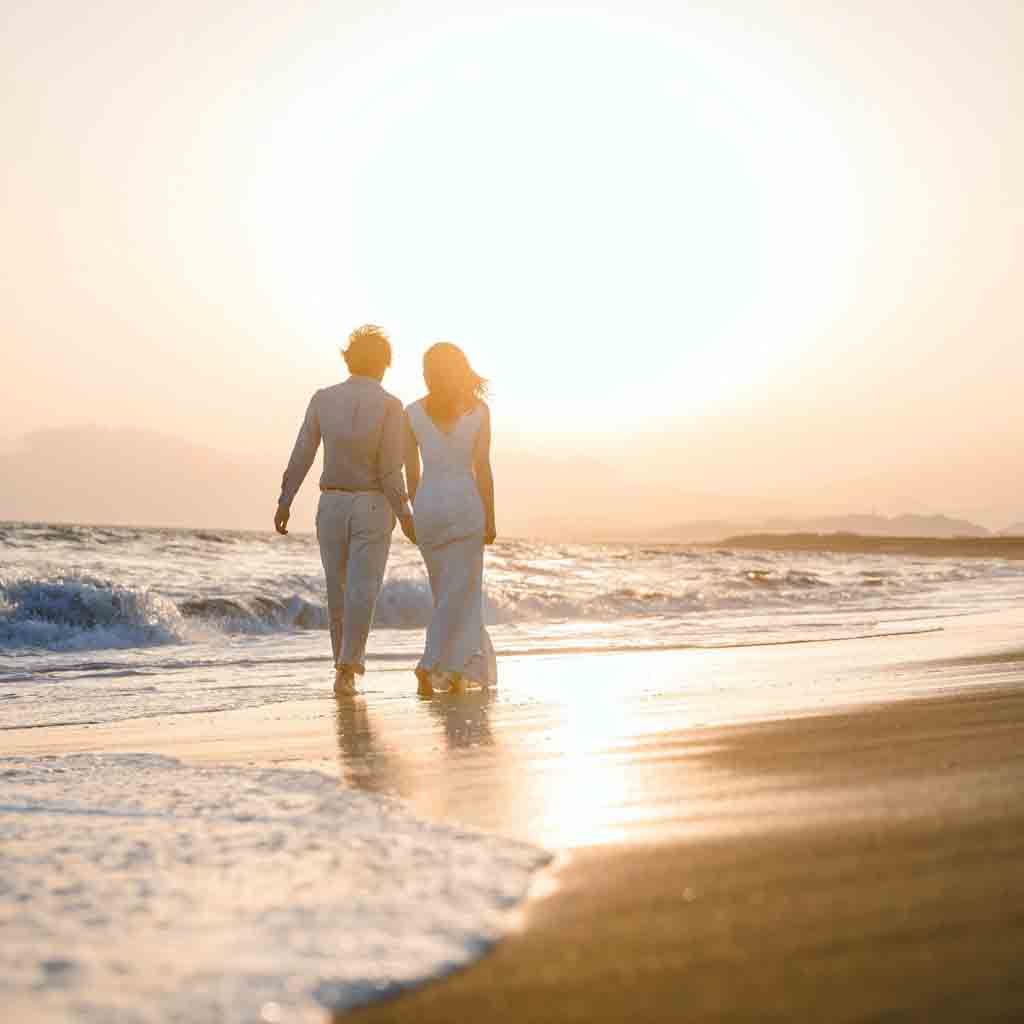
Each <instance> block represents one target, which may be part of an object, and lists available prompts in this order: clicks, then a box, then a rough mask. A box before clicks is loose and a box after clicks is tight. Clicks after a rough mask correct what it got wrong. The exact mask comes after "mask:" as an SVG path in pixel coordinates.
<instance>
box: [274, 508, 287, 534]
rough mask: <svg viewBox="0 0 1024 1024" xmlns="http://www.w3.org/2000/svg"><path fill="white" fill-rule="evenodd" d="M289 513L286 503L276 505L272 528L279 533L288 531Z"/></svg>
mask: <svg viewBox="0 0 1024 1024" xmlns="http://www.w3.org/2000/svg"><path fill="white" fill-rule="evenodd" d="M290 515H291V510H290V509H289V508H288V506H287V505H278V506H277V511H276V512H275V513H274V529H275V530H277V532H278V533H280V534H285V533H287V532H288V517H289V516H290Z"/></svg>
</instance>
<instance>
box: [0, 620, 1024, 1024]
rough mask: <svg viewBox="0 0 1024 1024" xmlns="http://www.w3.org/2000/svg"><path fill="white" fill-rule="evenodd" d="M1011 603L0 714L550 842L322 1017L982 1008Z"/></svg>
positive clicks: (1013, 925)
mask: <svg viewBox="0 0 1024 1024" xmlns="http://www.w3.org/2000/svg"><path fill="white" fill-rule="evenodd" d="M1022 625H1024V615H1022V614H1021V613H1018V612H1012V613H1006V614H1000V615H987V616H976V617H972V618H969V619H965V620H958V621H953V622H947V623H946V625H945V626H944V628H943V629H941V630H940V631H938V632H929V633H915V634H910V635H900V636H879V637H869V638H863V639H856V640H842V641H833V642H817V643H809V644H800V645H794V646H782V647H762V648H739V649H722V650H704V651H700V650H690V651H680V652H662V653H632V654H603V655H560V656H552V657H541V658H510V659H508V660H507V661H506V662H505V663H504V665H503V669H502V673H503V683H502V688H501V690H500V691H499V696H497V697H496V698H493V699H490V700H489V699H485V698H482V697H480V696H470V697H468V698H464V699H455V700H451V699H446V698H444V697H442V698H437V699H435V700H433V701H425V702H421V701H418V700H416V699H415V698H414V697H412V695H411V693H410V692H408V691H409V689H411V687H410V682H409V678H407V677H406V673H405V672H403V671H396V670H394V669H385V670H374V671H372V672H370V673H368V674H367V676H366V678H365V680H364V691H365V693H364V696H362V697H360V698H357V699H356V700H354V701H346V702H340V703H336V702H335V701H334V700H333V699H332V698H329V697H327V696H325V695H318V694H316V693H315V691H311V697H310V699H308V700H301V701H293V702H290V703H286V704H275V705H266V706H264V707H261V708H257V709H250V710H245V711H224V712H207V713H201V714H182V715H168V716H162V717H159V718H149V719H141V718H140V719H134V720H129V721H124V722H118V723H112V724H108V725H92V726H89V725H76V726H61V727H52V726H51V727H41V728H33V729H19V730H11V731H6V732H5V733H4V734H3V736H4V741H5V748H6V752H7V753H9V754H32V755H40V754H57V755H59V754H62V753H70V752H79V751H90V750H91V751H104V752H118V751H120V752H138V751H146V752H150V753H160V754H164V755H168V756H172V757H176V758H179V759H180V760H182V761H183V762H185V763H187V764H196V765H203V766H207V767H211V768H212V767H216V766H218V765H223V766H228V765H238V766H259V767H283V768H308V769H315V770H318V771H320V772H323V773H326V774H329V775H334V776H335V777H337V778H339V779H340V780H341V781H342V782H343V784H344V785H345V786H346V787H350V788H353V789H361V790H365V791H368V792H375V793H385V794H388V795H397V796H400V797H402V798H403V799H404V800H405V801H406V802H407V803H408V804H409V805H411V807H412V809H413V810H414V812H415V813H417V814H418V815H421V816H422V817H424V818H426V819H429V820H434V821H439V822H451V823H458V824H464V825H467V826H471V827H475V828H479V829H483V830H485V831H487V832H493V833H498V834H500V835H506V836H509V837H512V838H517V839H524V840H527V841H529V842H531V843H534V844H537V845H541V846H544V847H546V848H547V849H548V850H550V851H552V852H553V853H555V854H562V855H563V856H562V857H561V858H560V861H561V863H562V865H563V866H562V867H560V868H559V870H558V873H557V885H556V886H555V887H554V891H553V892H552V893H551V894H549V895H545V896H544V897H543V898H540V899H537V900H535V901H532V902H531V903H530V904H529V905H528V906H526V907H524V908H523V915H522V916H523V917H524V920H525V927H523V928H522V929H521V930H518V931H516V932H515V933H514V934H511V935H509V936H508V937H506V938H505V939H504V940H502V941H501V942H499V943H498V945H497V946H496V947H495V948H494V949H493V950H492V951H491V952H490V953H489V954H488V955H486V956H484V957H483V958H482V959H481V960H480V961H478V962H477V963H475V964H474V965H472V966H470V967H469V968H467V969H465V970H462V971H459V972H458V973H456V974H454V975H451V976H449V977H448V978H447V979H446V980H442V981H440V982H435V983H430V984H428V985H426V986H425V987H423V988H420V989H416V990H414V991H412V992H410V993H408V994H405V995H401V996H398V997H396V998H394V999H393V1000H390V1001H387V1002H382V1003H378V1004H375V1005H372V1006H370V1007H367V1008H365V1009H362V1010H357V1011H352V1013H351V1014H350V1015H344V1016H338V1017H336V1018H335V1020H336V1021H337V1022H340V1021H342V1020H346V1019H349V1017H350V1016H351V1017H352V1019H360V1018H365V1019H366V1020H367V1021H371V1020H378V1021H386V1020H394V1021H404V1020H407V1019H408V1020H413V1019H415V1020H423V1021H431V1020H437V1021H441V1020H449V1021H450V1020H453V1019H472V1017H473V1016H479V1015H480V1014H483V1013H486V1014H488V1015H489V1016H491V1017H494V1018H495V1019H496V1024H497V1022H498V1021H500V1020H502V1019H507V1020H513V1019H514V1020H517V1021H519V1020H528V1021H529V1020H536V1021H551V1020H567V1021H574V1020H580V1021H582V1020H588V1021H601V1020H609V1021H611V1020H622V1019H627V1018H629V1019H636V1020H651V1021H662V1020H665V1021H669V1020H673V1021H674V1020H680V1019H683V1020H698V1021H702V1020H762V1019H779V1020H794V1021H797V1020H808V1019H828V1020H861V1019H865V1018H869V1017H871V1018H873V1017H879V1016H883V1015H886V1014H888V1015H891V1016H892V1018H893V1019H925V1018H927V1019H929V1020H950V1021H953V1020H963V1019H971V1020H984V1019H1006V1018H1007V1016H1009V1015H1012V1014H1013V1013H1020V1012H1024V991H1022V988H1021V983H1020V982H1019V981H1018V980H1017V979H1016V977H1015V975H1016V973H1018V972H1017V965H1018V964H1019V962H1020V958H1021V956H1022V955H1024V918H1021V916H1020V915H1019V913H1018V911H1017V909H1016V908H1017V906H1019V896H1020V894H1021V893H1024V874H1022V868H1021V867H1020V866H1019V865H1024V856H1022V854H1024V848H1022V843H1024V839H1022V837H1024V811H1022V810H1021V809H1024V643H1022V641H1021V637H1022V636H1024V631H1022ZM309 671H311V672H312V671H314V670H313V669H310V670H309ZM317 671H318V670H317ZM320 674H322V673H320ZM311 678H313V676H311ZM317 678H319V677H317ZM503 1015H504V1016H503Z"/></svg>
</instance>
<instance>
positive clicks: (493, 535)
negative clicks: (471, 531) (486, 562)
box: [484, 523, 498, 546]
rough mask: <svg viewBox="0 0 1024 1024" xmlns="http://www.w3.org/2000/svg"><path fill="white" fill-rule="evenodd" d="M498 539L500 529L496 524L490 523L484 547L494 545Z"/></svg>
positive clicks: (485, 534) (486, 531) (485, 532)
mask: <svg viewBox="0 0 1024 1024" xmlns="http://www.w3.org/2000/svg"><path fill="white" fill-rule="evenodd" d="M497 539H498V529H497V527H496V526H495V525H494V523H490V524H489V525H488V526H487V528H486V529H485V530H484V545H485V546H486V545H490V544H493V543H494V542H495V541H496V540H497Z"/></svg>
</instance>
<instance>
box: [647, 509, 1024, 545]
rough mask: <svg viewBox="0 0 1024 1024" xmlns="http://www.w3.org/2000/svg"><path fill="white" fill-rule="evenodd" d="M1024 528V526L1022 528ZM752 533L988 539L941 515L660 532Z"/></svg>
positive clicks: (685, 536)
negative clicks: (851, 534) (852, 534)
mask: <svg viewBox="0 0 1024 1024" xmlns="http://www.w3.org/2000/svg"><path fill="white" fill-rule="evenodd" d="M1022 528H1024V524H1022ZM749 533H758V534H765V533H822V534H828V533H855V534H859V535H861V536H863V537H945V538H950V537H988V536H991V534H990V532H989V531H988V530H986V529H985V527H984V526H979V525H978V524H977V523H972V522H969V521H968V520H966V519H954V518H951V517H950V516H942V515H903V516H891V517H890V516H878V515H844V516H820V517H816V518H810V519H762V520H757V521H751V520H731V521H713V522H709V521H696V522H691V523H680V524H679V525H677V526H674V527H671V528H670V529H667V530H663V531H660V532H659V537H660V538H661V539H664V540H675V541H679V542H682V543H713V542H714V541H716V540H724V539H725V538H726V537H730V536H736V535H737V534H749Z"/></svg>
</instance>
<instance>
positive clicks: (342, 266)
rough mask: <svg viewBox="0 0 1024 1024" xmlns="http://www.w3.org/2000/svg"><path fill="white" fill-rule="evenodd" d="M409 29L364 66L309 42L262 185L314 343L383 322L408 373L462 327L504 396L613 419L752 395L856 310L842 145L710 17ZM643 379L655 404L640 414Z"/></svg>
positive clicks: (260, 228)
mask: <svg viewBox="0 0 1024 1024" xmlns="http://www.w3.org/2000/svg"><path fill="white" fill-rule="evenodd" d="M405 28H406V31H405V32H404V33H398V32H395V31H393V29H394V26H392V25H390V24H389V22H388V19H381V20H380V21H379V22H373V23H371V24H368V25H367V26H366V27H364V29H363V30H362V31H363V33H364V34H363V35H362V36H361V37H360V38H358V39H356V40H354V41H352V40H350V44H351V50H352V51H353V52H358V53H359V54H360V56H359V59H357V60H352V61H349V62H344V63H339V62H338V61H337V57H336V48H334V47H333V46H329V45H326V44H325V46H324V48H323V50H322V52H321V53H319V54H311V55H308V59H306V60H305V61H304V62H303V64H302V69H301V71H299V70H296V71H295V72H294V73H293V75H292V77H291V78H290V79H289V80H288V83H287V84H288V88H287V89H281V88H278V90H277V91H278V93H279V94H280V95H282V96H284V95H285V94H287V100H286V101H282V102H281V104H280V106H278V107H277V109H276V112H274V113H273V114H272V115H271V116H272V122H271V124H270V129H269V130H270V134H271V136H272V138H273V146H272V149H271V151H269V152H268V153H267V154H266V159H265V160H264V161H263V162H262V163H261V164H260V166H258V167H255V168H253V170H252V173H251V176H250V179H249V180H250V183H251V184H250V188H249V190H248V192H247V195H246V207H247V210H248V211H249V212H248V216H249V218H250V221H251V225H252V230H253V232H254V233H255V236H256V242H257V244H258V245H259V247H260V248H261V249H262V250H263V251H264V252H266V253H268V254H270V255H269V256H268V260H269V263H268V265H267V267H266V273H267V275H268V283H269V281H270V280H272V282H273V287H274V288H276V289H277V290H278V292H279V294H281V295H282V296H284V297H285V298H284V300H283V301H284V302H285V304H286V305H287V307H288V308H287V309H286V310H285V314H286V316H287V317H288V318H289V319H290V320H291V321H292V322H294V323H296V324H299V325H302V327H301V328H300V329H299V331H298V332H297V333H299V334H302V335H304V336H305V337H306V338H307V339H308V344H310V345H315V346H320V345H326V344H330V343H331V341H333V340H334V339H336V338H337V336H338V333H339V331H340V330H343V329H344V328H345V326H346V325H349V324H351V323H353V322H355V321H359V320H362V319H373V320H375V321H377V322H381V323H384V324H386V325H387V326H388V327H389V328H390V329H391V330H392V332H393V335H394V337H395V340H396V342H397V345H398V349H399V358H398V360H397V363H396V368H395V372H394V373H393V374H392V377H391V378H390V379H391V382H392V385H393V387H395V388H396V389H397V390H398V391H399V392H401V393H407V392H414V391H415V390H416V389H417V388H418V387H419V372H418V355H419V353H420V352H421V351H422V348H423V347H424V346H425V345H426V344H428V343H429V342H431V341H433V340H436V339H438V338H442V337H443V338H450V339H452V340H455V341H457V342H459V343H460V344H462V345H463V346H464V347H465V348H466V349H467V351H468V352H469V354H470V355H471V357H472V358H473V360H474V361H475V362H476V363H477V364H478V366H479V368H480V370H481V371H482V372H484V373H485V374H487V375H488V376H491V377H492V378H493V379H494V380H495V381H496V383H497V385H498V391H499V394H500V395H501V396H502V398H503V399H506V401H504V402H503V403H502V407H503V408H506V409H508V410H509V411H515V412H517V413H526V414H529V413H531V412H536V413H537V414H542V415H543V416H544V417H545V418H546V421H547V422H548V423H549V424H550V423H551V421H552V420H553V419H554V420H556V421H557V423H558V427H559V429H560V430H562V431H563V432H565V431H568V432H571V431H572V429H573V428H574V427H575V428H578V429H580V430H589V431H593V430H594V429H595V428H597V427H599V426H600V425H606V426H614V425H615V423H614V422H613V421H615V420H616V419H622V418H624V419H626V420H633V421H635V420H638V419H646V420H649V419H650V418H651V417H652V416H655V417H656V416H657V415H659V414H663V415H671V414H675V413H677V412H678V410H679V409H680V408H681V407H686V408H690V409H700V408H703V407H707V406H709V405H714V404H716V403H718V402H721V401H722V400H723V398H725V397H726V396H736V395H737V394H740V393H742V392H744V391H746V390H748V389H749V388H750V387H752V386H753V381H754V380H755V379H758V378H760V379H761V380H762V381H763V379H764V374H765V372H766V371H767V370H768V368H769V367H771V368H772V372H776V373H777V372H784V371H785V369H786V367H787V366H788V364H789V363H790V362H791V361H792V360H794V359H796V358H798V357H799V355H800V353H801V352H802V351H804V349H805V348H806V347H807V346H809V345H811V344H813V343H814V342H815V341H816V340H817V338H818V336H819V335H820V333H821V331H823V330H824V329H825V325H826V323H827V321H828V319H829V317H830V316H831V317H834V316H835V315H836V309H837V308H838V307H839V306H841V304H842V302H843V301H845V296H846V290H847V289H848V288H849V287H851V286H852V284H851V282H852V271H851V269H850V263H849V261H850V258H851V252H852V249H853V248H854V246H853V241H854V239H853V236H854V228H853V224H854V211H853V205H854V200H853V190H852V186H851V182H850V174H849V170H848V165H847V162H846V160H845V158H844V154H843V151H842V148H841V146H840V145H839V143H838V142H837V140H836V138H835V137H834V136H833V134H832V132H831V131H830V129H829V126H828V124H827V123H826V121H825V119H824V118H823V117H822V116H820V115H819V114H818V113H817V112H816V110H815V108H814V105H813V103H811V102H809V101H808V100H807V98H806V97H805V96H804V95H802V94H801V93H800V91H799V90H798V89H797V88H795V87H794V86H793V84H792V82H787V80H786V79H785V78H783V77H780V76H779V74H778V73H777V69H776V70H775V71H773V70H772V69H770V68H766V67H763V66H759V65H757V64H755V63H754V62H753V61H752V60H751V59H750V56H749V54H746V53H744V52H741V51H739V50H737V49H736V48H735V47H736V38H735V36H732V37H730V36H727V35H725V34H724V33H722V32H721V31H720V29H721V26H716V23H715V22H714V21H713V20H710V19H708V20H706V21H704V22H700V21H696V22H694V23H692V24H690V25H689V31H686V32H683V31H682V30H679V29H673V28H672V27H671V26H666V25H661V24H658V23H656V22H652V21H644V20H639V19H631V18H626V17H612V16H610V15H597V14H589V15H588V16H587V17H585V18H582V17H580V16H578V15H573V14H539V13H524V14H520V15H509V16H505V17H501V18H498V17H490V18H469V17H462V18H455V19H452V20H451V21H449V22H447V23H445V24H443V25H441V26H440V27H439V26H437V25H436V24H435V25H433V26H428V25H426V24H423V25H421V26H420V27H419V29H418V30H417V29H415V28H411V27H410V26H409V25H405ZM740 38H741V39H742V37H740ZM725 39H729V40H730V46H731V47H732V48H727V47H726V45H725V43H724V41H723V40H725ZM762 43H763V41H762ZM567 387H568V388H571V391H572V396H573V401H572V402H571V403H566V401H565V394H566V389H567ZM629 389H634V390H633V393H634V394H638V395H641V394H642V395H644V396H645V400H644V401H643V402H641V403H634V404H633V407H632V408H631V409H629V408H625V407H624V406H623V407H622V408H621V409H620V405H621V403H618V402H616V399H618V398H620V397H621V395H622V394H623V393H624V392H626V391H628V390H629ZM609 409H613V410H615V411H614V412H612V413H611V414H609Z"/></svg>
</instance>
